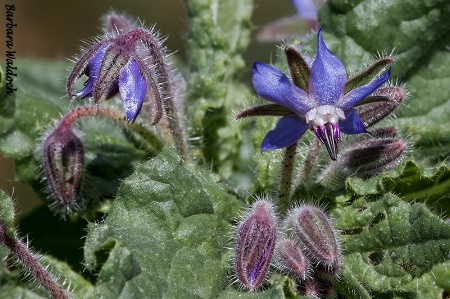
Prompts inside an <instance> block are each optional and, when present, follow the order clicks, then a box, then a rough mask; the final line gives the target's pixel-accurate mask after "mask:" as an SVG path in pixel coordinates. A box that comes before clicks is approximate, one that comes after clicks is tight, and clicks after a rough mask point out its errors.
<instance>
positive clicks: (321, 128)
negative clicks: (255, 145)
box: [236, 29, 393, 160]
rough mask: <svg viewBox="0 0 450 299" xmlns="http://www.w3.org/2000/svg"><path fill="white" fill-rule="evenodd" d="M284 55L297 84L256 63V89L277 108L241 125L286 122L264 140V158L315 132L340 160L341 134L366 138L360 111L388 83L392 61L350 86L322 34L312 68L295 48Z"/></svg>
mask: <svg viewBox="0 0 450 299" xmlns="http://www.w3.org/2000/svg"><path fill="white" fill-rule="evenodd" d="M285 53H286V57H287V60H288V64H289V69H290V73H291V79H292V82H291V81H290V80H289V78H288V77H287V76H286V75H285V74H283V73H282V72H281V71H280V70H278V69H277V68H275V67H273V66H270V65H267V64H264V63H260V62H255V63H254V65H253V75H252V82H253V87H254V89H255V91H256V92H257V93H258V94H259V95H260V96H261V97H262V98H264V99H266V100H268V101H271V102H273V103H274V104H269V105H263V106H259V107H253V108H250V109H247V110H244V111H242V112H241V113H239V114H238V115H237V116H236V119H241V118H244V117H248V116H257V115H275V116H282V117H281V118H280V120H279V121H278V123H277V125H276V127H275V128H274V129H273V130H271V131H269V132H268V133H267V135H266V137H265V138H264V140H263V142H262V145H261V152H263V151H266V150H274V149H279V148H283V147H287V146H290V145H292V144H294V143H296V142H297V141H298V140H299V139H300V138H301V137H302V136H303V134H304V133H305V132H306V131H307V130H308V129H310V130H312V131H313V132H314V133H315V135H316V136H317V138H318V139H319V140H320V141H321V142H322V143H323V144H324V145H325V146H326V148H327V150H328V153H329V155H330V158H331V159H332V160H336V159H337V155H338V142H339V140H340V134H341V132H343V133H345V134H359V133H365V132H366V128H365V126H364V124H363V122H362V121H361V119H360V117H359V115H358V112H357V110H356V109H355V107H356V106H358V105H359V104H360V103H361V102H362V101H363V100H364V99H365V98H367V97H368V96H370V95H371V94H372V93H374V92H375V91H376V90H377V89H378V88H380V87H381V86H382V85H383V84H384V83H385V82H386V81H387V80H388V78H389V76H390V73H391V70H390V67H389V66H390V64H391V62H392V61H393V59H392V58H389V57H387V58H382V59H380V60H378V61H377V62H375V63H374V64H373V65H371V66H369V68H367V69H366V70H365V71H363V72H361V73H359V74H358V75H356V76H355V77H352V78H350V79H349V80H347V79H346V71H345V68H344V66H343V64H342V63H341V61H340V60H339V59H338V58H337V57H336V56H334V55H333V54H332V53H331V52H330V51H329V50H328V48H327V47H326V45H325V43H324V41H323V38H322V29H320V30H319V32H318V35H317V53H316V57H315V59H314V61H313V62H312V64H311V67H309V65H308V63H307V62H306V60H305V59H304V58H303V57H302V56H301V55H300V54H299V53H298V52H297V51H296V50H295V49H293V48H292V47H289V46H287V47H286V48H285Z"/></svg>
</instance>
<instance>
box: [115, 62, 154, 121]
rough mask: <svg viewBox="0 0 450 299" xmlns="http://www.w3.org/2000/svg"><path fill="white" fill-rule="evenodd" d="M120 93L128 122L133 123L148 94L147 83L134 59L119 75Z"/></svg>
mask: <svg viewBox="0 0 450 299" xmlns="http://www.w3.org/2000/svg"><path fill="white" fill-rule="evenodd" d="M119 91H120V96H121V97H122V101H123V106H124V108H125V111H126V114H127V121H128V122H129V123H131V122H133V121H134V120H135V119H136V117H137V115H138V113H139V111H140V110H141V107H142V102H143V101H144V98H145V94H146V93H147V82H146V81H145V78H144V76H143V75H142V73H141V70H140V68H139V65H138V64H137V63H136V61H135V60H134V59H130V61H128V63H127V64H126V65H125V67H124V68H123V69H122V70H121V71H120V73H119Z"/></svg>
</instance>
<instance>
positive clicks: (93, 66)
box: [66, 11, 190, 160]
mask: <svg viewBox="0 0 450 299" xmlns="http://www.w3.org/2000/svg"><path fill="white" fill-rule="evenodd" d="M102 23H103V32H104V34H103V35H102V36H101V37H99V38H98V39H97V40H96V42H95V43H93V44H92V45H91V46H90V47H89V48H87V49H83V51H82V54H81V55H80V57H79V58H76V59H75V65H74V67H73V69H72V71H71V72H70V74H69V77H68V79H67V84H66V91H67V95H68V97H69V99H70V100H73V99H74V98H75V97H81V98H86V97H92V98H93V100H94V103H96V104H98V103H100V102H102V101H104V100H107V99H110V98H112V97H113V96H115V95H116V94H120V97H121V99H122V102H123V107H124V109H125V113H126V118H127V121H128V122H129V123H133V122H134V121H135V120H136V118H137V117H138V115H139V114H140V112H141V108H142V107H143V103H144V101H145V100H147V101H149V104H150V106H151V108H152V109H149V110H153V111H147V110H146V112H151V113H152V114H153V120H152V122H151V125H156V124H158V123H159V122H160V121H161V119H162V117H163V116H165V121H166V122H167V124H165V125H168V127H169V131H170V135H168V136H165V137H167V138H168V139H169V143H173V144H174V145H175V147H176V149H177V150H178V152H179V153H180V155H181V156H182V157H183V158H184V159H185V160H189V159H190V156H189V150H188V147H187V141H186V137H185V133H184V130H183V128H182V124H181V123H182V118H183V117H182V115H183V113H182V111H181V109H180V107H179V106H180V105H181V100H180V96H179V94H178V91H179V90H178V88H177V84H176V83H177V82H176V81H175V79H174V75H173V72H174V70H173V69H172V67H171V65H170V62H169V55H168V54H167V49H166V47H165V46H164V45H163V39H162V38H161V37H160V36H159V34H158V33H157V32H155V31H154V30H153V28H152V29H147V28H145V27H144V26H142V24H140V22H138V21H136V20H134V19H131V18H129V17H127V16H125V15H123V14H117V13H115V12H114V11H111V12H109V13H108V14H106V15H105V16H104V17H103V18H102ZM83 75H85V76H86V77H87V81H86V82H85V83H84V87H83V88H82V89H81V90H79V91H77V92H74V87H75V83H76V81H78V79H79V78H80V77H82V76H83Z"/></svg>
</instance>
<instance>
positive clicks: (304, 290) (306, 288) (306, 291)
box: [299, 278, 321, 299]
mask: <svg viewBox="0 0 450 299" xmlns="http://www.w3.org/2000/svg"><path fill="white" fill-rule="evenodd" d="M299 289H300V293H301V294H302V295H303V296H310V297H311V298H314V299H316V298H317V299H319V298H321V297H320V291H319V286H318V284H317V282H316V281H315V280H314V279H312V278H311V279H307V280H305V281H302V282H301V283H300V285H299Z"/></svg>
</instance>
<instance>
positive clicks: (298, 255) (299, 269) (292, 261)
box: [275, 239, 310, 280]
mask: <svg viewBox="0 0 450 299" xmlns="http://www.w3.org/2000/svg"><path fill="white" fill-rule="evenodd" d="M275 261H276V265H277V267H278V268H279V269H280V270H281V271H285V272H287V273H288V274H290V275H291V276H292V277H293V278H297V279H301V280H305V279H306V278H307V277H308V276H309V272H310V262H309V260H308V258H307V257H306V256H305V254H304V253H303V252H302V250H301V248H300V247H299V246H298V245H297V244H295V242H294V241H293V240H291V239H282V240H281V241H279V242H278V243H277V247H276V250H275Z"/></svg>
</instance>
